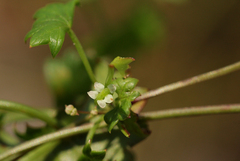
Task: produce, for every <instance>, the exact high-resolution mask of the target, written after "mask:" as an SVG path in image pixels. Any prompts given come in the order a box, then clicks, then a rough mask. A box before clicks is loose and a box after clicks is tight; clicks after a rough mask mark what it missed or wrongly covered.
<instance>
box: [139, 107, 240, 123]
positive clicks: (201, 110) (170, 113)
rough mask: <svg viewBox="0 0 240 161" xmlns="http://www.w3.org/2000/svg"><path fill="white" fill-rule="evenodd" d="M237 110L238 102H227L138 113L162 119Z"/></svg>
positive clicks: (141, 115)
mask: <svg viewBox="0 0 240 161" xmlns="http://www.w3.org/2000/svg"><path fill="white" fill-rule="evenodd" d="M239 112H240V104H229V105H214V106H198V107H185V108H180V109H170V110H161V111H153V112H145V113H142V114H140V116H139V118H140V119H144V120H148V121H149V120H162V119H168V118H177V117H188V116H201V115H213V114H227V113H239Z"/></svg>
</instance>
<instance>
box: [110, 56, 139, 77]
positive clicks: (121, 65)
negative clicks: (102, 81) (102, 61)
mask: <svg viewBox="0 0 240 161" xmlns="http://www.w3.org/2000/svg"><path fill="white" fill-rule="evenodd" d="M133 61H135V59H134V58H131V57H125V58H124V57H120V56H118V57H116V58H115V59H114V60H113V61H112V62H111V63H110V66H114V67H115V68H116V69H117V70H118V71H119V73H120V74H121V75H122V76H123V77H126V73H125V72H126V70H128V69H129V68H130V66H129V64H130V63H131V62H133Z"/></svg>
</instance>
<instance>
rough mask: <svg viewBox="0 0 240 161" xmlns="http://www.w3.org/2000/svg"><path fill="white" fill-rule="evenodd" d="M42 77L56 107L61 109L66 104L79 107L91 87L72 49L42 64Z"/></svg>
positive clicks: (81, 64)
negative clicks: (54, 99) (52, 95)
mask: <svg viewBox="0 0 240 161" xmlns="http://www.w3.org/2000/svg"><path fill="white" fill-rule="evenodd" d="M44 75H45V79H46V81H47V84H48V85H49V87H50V88H51V90H52V93H53V94H54V96H55V98H56V102H57V106H58V107H62V108H64V106H65V105H66V104H73V105H74V106H75V105H76V106H79V104H81V98H83V97H85V96H86V93H87V91H89V89H90V86H91V81H90V79H89V77H88V75H87V72H86V70H85V68H84V65H83V63H82V61H81V59H80V57H79V56H78V55H77V54H76V51H75V50H73V49H68V50H66V51H64V53H63V56H62V57H58V58H55V59H48V60H47V61H46V62H45V64H44ZM82 100H84V99H82ZM63 111H64V110H63Z"/></svg>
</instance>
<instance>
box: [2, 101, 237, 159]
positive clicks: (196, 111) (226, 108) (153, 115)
mask: <svg viewBox="0 0 240 161" xmlns="http://www.w3.org/2000/svg"><path fill="white" fill-rule="evenodd" d="M223 113H240V104H231V105H216V106H203V107H190V108H182V109H172V110H162V111H157V112H146V113H142V114H140V116H139V118H140V119H144V120H160V119H167V118H176V117H187V116H201V115H211V114H223ZM93 125H94V124H92V123H89V124H85V125H82V126H78V127H73V128H69V129H64V130H60V131H58V132H54V133H51V134H47V135H43V136H41V137H39V138H36V139H33V140H30V141H27V142H25V143H23V144H21V145H18V146H16V147H14V148H12V149H9V150H8V151H6V152H5V153H3V154H0V161H1V160H3V159H6V158H8V157H10V156H13V155H16V154H18V153H21V152H24V151H26V150H29V149H31V148H33V147H36V146H38V145H41V144H44V143H47V142H50V141H54V140H59V139H63V138H66V137H70V136H73V135H77V134H81V133H86V132H88V131H89V130H90V129H91V128H92V127H93ZM106 126H107V125H106V123H104V122H101V123H100V124H99V126H98V128H99V129H100V128H103V127H106Z"/></svg>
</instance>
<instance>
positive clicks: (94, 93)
mask: <svg viewBox="0 0 240 161" xmlns="http://www.w3.org/2000/svg"><path fill="white" fill-rule="evenodd" d="M87 94H88V95H89V97H91V98H92V99H95V98H96V97H97V95H98V92H97V91H89V92H87Z"/></svg>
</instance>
